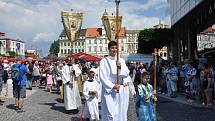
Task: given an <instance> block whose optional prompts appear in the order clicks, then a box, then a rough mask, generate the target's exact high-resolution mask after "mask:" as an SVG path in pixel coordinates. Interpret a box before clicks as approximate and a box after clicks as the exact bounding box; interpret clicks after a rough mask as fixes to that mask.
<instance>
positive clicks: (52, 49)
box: [49, 41, 60, 56]
mask: <svg viewBox="0 0 215 121" xmlns="http://www.w3.org/2000/svg"><path fill="white" fill-rule="evenodd" d="M59 46H60V45H59V41H54V42H53V43H51V46H50V48H49V53H50V54H55V55H56V56H57V55H58V53H59Z"/></svg>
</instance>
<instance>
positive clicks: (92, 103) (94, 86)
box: [83, 81, 100, 120]
mask: <svg viewBox="0 0 215 121" xmlns="http://www.w3.org/2000/svg"><path fill="white" fill-rule="evenodd" d="M89 91H96V92H97V95H95V96H92V95H89ZM99 92H100V85H99V83H98V82H97V81H93V82H90V81H85V82H84V89H83V94H84V97H85V99H86V103H85V107H84V112H83V117H84V118H91V119H92V120H95V119H96V120H99V105H98V103H99V101H98V93H99Z"/></svg>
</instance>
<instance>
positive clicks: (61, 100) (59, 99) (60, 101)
mask: <svg viewBox="0 0 215 121" xmlns="http://www.w3.org/2000/svg"><path fill="white" fill-rule="evenodd" d="M56 101H57V102H58V103H64V101H63V99H61V98H57V99H56Z"/></svg>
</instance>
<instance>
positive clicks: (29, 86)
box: [26, 76, 34, 88]
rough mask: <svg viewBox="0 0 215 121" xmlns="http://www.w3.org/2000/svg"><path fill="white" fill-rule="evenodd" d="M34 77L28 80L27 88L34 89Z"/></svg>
mask: <svg viewBox="0 0 215 121" xmlns="http://www.w3.org/2000/svg"><path fill="white" fill-rule="evenodd" d="M33 79H34V77H33V76H31V77H30V78H29V79H28V80H27V85H26V87H27V88H32V82H33Z"/></svg>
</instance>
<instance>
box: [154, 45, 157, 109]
mask: <svg viewBox="0 0 215 121" xmlns="http://www.w3.org/2000/svg"><path fill="white" fill-rule="evenodd" d="M157 54H158V52H157V49H156V48H155V49H154V53H153V55H154V90H156V87H157V84H156V80H157ZM155 99H157V96H156V94H155V95H154V108H155V111H156V107H157V100H155Z"/></svg>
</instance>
